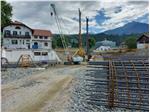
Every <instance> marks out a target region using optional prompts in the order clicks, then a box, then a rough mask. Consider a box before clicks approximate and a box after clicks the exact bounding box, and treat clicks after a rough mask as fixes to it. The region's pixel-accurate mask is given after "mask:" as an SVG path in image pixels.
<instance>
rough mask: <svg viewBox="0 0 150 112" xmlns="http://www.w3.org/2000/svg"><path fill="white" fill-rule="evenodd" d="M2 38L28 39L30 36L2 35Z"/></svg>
mask: <svg viewBox="0 0 150 112" xmlns="http://www.w3.org/2000/svg"><path fill="white" fill-rule="evenodd" d="M4 38H25V39H30V38H31V36H30V35H12V34H4Z"/></svg>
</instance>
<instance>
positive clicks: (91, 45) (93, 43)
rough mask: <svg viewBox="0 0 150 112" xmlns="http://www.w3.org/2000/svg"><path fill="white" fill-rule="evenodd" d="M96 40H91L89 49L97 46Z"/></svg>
mask: <svg viewBox="0 0 150 112" xmlns="http://www.w3.org/2000/svg"><path fill="white" fill-rule="evenodd" d="M95 43H96V41H95V39H94V38H93V37H91V38H89V47H90V48H92V47H93V46H95Z"/></svg>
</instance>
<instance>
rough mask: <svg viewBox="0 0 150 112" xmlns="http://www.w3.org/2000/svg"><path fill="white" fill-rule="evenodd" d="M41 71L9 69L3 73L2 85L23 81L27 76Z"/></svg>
mask: <svg viewBox="0 0 150 112" xmlns="http://www.w3.org/2000/svg"><path fill="white" fill-rule="evenodd" d="M40 71H41V70H38V69H35V68H8V69H7V71H2V73H1V84H6V83H8V82H11V81H14V80H18V79H21V78H23V77H25V76H29V75H33V74H36V73H38V72H40Z"/></svg>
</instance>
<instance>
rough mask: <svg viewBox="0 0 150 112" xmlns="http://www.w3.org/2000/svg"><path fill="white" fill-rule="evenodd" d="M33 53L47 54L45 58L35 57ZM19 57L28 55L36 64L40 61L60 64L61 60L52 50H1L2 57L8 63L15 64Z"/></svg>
mask: <svg viewBox="0 0 150 112" xmlns="http://www.w3.org/2000/svg"><path fill="white" fill-rule="evenodd" d="M34 52H48V55H47V56H42V55H40V56H35V55H34ZM21 55H30V56H31V58H32V60H33V61H35V62H37V61H39V62H41V61H57V62H60V61H61V60H60V59H59V57H58V56H57V54H56V52H55V51H53V50H50V51H49V50H21V49H20V50H2V57H5V58H7V59H8V62H12V63H13V62H15V63H16V62H17V61H18V60H19V57H20V56H21Z"/></svg>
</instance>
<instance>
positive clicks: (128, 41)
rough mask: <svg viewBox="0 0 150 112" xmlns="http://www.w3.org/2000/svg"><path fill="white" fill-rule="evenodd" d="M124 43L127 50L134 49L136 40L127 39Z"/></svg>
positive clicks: (132, 38) (133, 38)
mask: <svg viewBox="0 0 150 112" xmlns="http://www.w3.org/2000/svg"><path fill="white" fill-rule="evenodd" d="M125 43H126V45H127V46H128V48H129V49H135V48H136V38H135V37H128V38H127V39H126V40H125Z"/></svg>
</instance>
